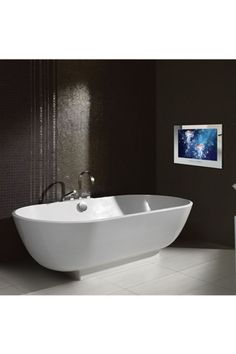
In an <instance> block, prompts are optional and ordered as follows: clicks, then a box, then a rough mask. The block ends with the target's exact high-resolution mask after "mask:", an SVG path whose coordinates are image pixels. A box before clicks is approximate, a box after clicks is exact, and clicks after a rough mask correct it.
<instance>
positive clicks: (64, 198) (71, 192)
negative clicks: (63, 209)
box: [62, 189, 77, 201]
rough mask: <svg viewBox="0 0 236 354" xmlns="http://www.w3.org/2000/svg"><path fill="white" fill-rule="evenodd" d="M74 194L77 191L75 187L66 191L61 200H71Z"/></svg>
mask: <svg viewBox="0 0 236 354" xmlns="http://www.w3.org/2000/svg"><path fill="white" fill-rule="evenodd" d="M76 195H77V191H76V189H74V190H73V191H70V192H68V193H66V194H65V195H64V196H63V198H62V200H63V201H65V200H73V199H75V197H76Z"/></svg>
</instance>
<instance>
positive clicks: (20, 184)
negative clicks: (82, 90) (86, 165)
mask: <svg viewBox="0 0 236 354" xmlns="http://www.w3.org/2000/svg"><path fill="white" fill-rule="evenodd" d="M0 77H1V80H0V261H3V260H8V259H14V258H19V257H24V256H26V254H27V253H26V251H25V249H24V247H23V245H22V243H21V240H20V238H19V235H18V233H17V231H16V228H15V226H14V223H13V220H12V217H11V213H12V211H13V210H14V209H17V208H19V207H22V206H26V205H29V204H34V203H37V202H38V200H39V196H40V194H41V192H42V190H43V189H44V188H45V187H46V185H48V184H49V183H52V182H53V181H54V180H55V178H56V174H55V173H56V159H55V151H56V90H55V87H56V86H55V85H56V71H55V63H54V62H53V61H46V60H45V61H39V60H1V61H0Z"/></svg>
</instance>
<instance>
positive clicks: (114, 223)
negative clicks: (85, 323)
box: [13, 195, 193, 272]
mask: <svg viewBox="0 0 236 354" xmlns="http://www.w3.org/2000/svg"><path fill="white" fill-rule="evenodd" d="M81 202H82V203H83V204H84V203H86V205H87V210H85V211H83V212H80V211H79V208H78V204H79V203H81ZM192 205H193V203H192V202H191V201H189V200H186V199H181V198H175V197H166V196H159V195H123V196H116V197H103V198H89V199H83V200H81V199H76V200H73V201H64V202H55V203H50V204H41V205H31V206H27V207H23V208H20V209H17V210H16V211H14V212H13V217H14V221H15V224H16V227H17V229H18V231H19V234H20V236H21V239H22V241H23V243H24V245H25V247H26V248H27V250H28V252H29V253H30V254H31V256H32V257H33V258H34V259H35V260H36V261H37V262H38V263H39V264H41V265H43V266H44V267H46V268H49V269H53V270H57V271H64V272H66V271H86V269H92V268H96V267H99V266H103V265H109V264H113V263H116V262H121V261H122V260H123V261H124V262H125V261H129V260H130V259H134V258H135V257H137V258H142V257H145V255H147V254H151V253H152V254H154V253H155V252H156V253H157V252H158V251H159V250H160V249H161V248H164V247H166V246H168V245H170V244H171V243H172V242H173V241H174V240H175V239H176V238H177V237H178V235H179V233H180V232H181V230H182V228H183V227H184V224H185V223H186V221H187V218H188V215H189V213H190V210H191V208H192Z"/></svg>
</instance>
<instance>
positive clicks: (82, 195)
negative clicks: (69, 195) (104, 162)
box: [78, 171, 95, 198]
mask: <svg viewBox="0 0 236 354" xmlns="http://www.w3.org/2000/svg"><path fill="white" fill-rule="evenodd" d="M84 175H87V176H88V177H89V181H90V190H89V191H84V192H83V188H82V181H83V176H84ZM94 182H95V178H94V177H93V176H92V175H91V172H90V171H83V172H81V173H80V174H79V178H78V185H79V190H78V196H79V198H90V197H91V191H92V186H93V185H94Z"/></svg>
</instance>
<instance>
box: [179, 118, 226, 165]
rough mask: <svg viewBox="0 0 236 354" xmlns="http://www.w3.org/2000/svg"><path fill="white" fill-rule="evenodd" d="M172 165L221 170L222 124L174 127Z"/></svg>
mask: <svg viewBox="0 0 236 354" xmlns="http://www.w3.org/2000/svg"><path fill="white" fill-rule="evenodd" d="M174 163H180V164H184V165H193V166H202V167H212V168H222V124H207V125H175V126H174Z"/></svg>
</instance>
